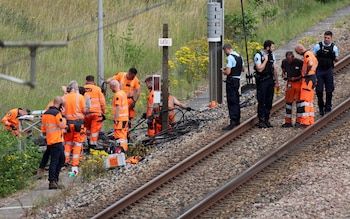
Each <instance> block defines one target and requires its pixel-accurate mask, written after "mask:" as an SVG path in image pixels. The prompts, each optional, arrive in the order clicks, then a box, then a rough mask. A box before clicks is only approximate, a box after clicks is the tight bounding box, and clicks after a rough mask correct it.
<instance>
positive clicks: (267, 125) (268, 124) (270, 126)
mask: <svg viewBox="0 0 350 219" xmlns="http://www.w3.org/2000/svg"><path fill="white" fill-rule="evenodd" d="M265 124H266V127H267V128H272V127H273V125H272V124H271V123H270V121H269V119H266V120H265Z"/></svg>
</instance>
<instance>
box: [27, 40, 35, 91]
mask: <svg viewBox="0 0 350 219" xmlns="http://www.w3.org/2000/svg"><path fill="white" fill-rule="evenodd" d="M36 49H37V47H29V50H30V82H29V83H28V84H29V86H30V87H31V88H34V87H35V84H36V82H35V69H36V62H35V56H36Z"/></svg>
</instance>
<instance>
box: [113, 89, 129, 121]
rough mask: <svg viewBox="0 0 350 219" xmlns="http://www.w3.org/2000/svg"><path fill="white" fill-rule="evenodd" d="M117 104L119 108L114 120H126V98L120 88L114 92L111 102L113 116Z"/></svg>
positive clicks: (127, 111) (127, 115) (127, 112)
mask: <svg viewBox="0 0 350 219" xmlns="http://www.w3.org/2000/svg"><path fill="white" fill-rule="evenodd" d="M117 106H119V107H120V110H119V115H118V118H117V119H116V121H128V120H129V110H128V100H127V96H126V94H125V92H124V91H123V90H120V91H118V92H117V93H115V94H114V97H113V102H112V107H113V116H114V115H115V114H116V111H117Z"/></svg>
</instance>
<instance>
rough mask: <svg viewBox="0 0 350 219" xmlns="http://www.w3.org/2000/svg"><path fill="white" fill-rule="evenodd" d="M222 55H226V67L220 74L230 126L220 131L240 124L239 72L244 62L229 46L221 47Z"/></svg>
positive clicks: (242, 68) (242, 69)
mask: <svg viewBox="0 0 350 219" xmlns="http://www.w3.org/2000/svg"><path fill="white" fill-rule="evenodd" d="M223 50H224V53H225V54H226V55H227V64H226V67H225V68H223V69H222V73H223V74H224V75H226V76H227V77H226V98H227V106H228V112H229V116H230V124H229V125H228V126H226V127H224V128H222V130H231V129H233V128H234V127H236V126H237V125H239V124H240V119H241V108H240V106H239V87H240V78H241V72H243V71H244V67H243V66H244V62H243V59H242V57H241V56H240V55H239V54H238V53H237V52H236V51H233V49H232V45H231V44H225V45H224V46H223Z"/></svg>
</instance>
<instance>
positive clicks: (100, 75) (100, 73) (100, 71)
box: [97, 0, 104, 86]
mask: <svg viewBox="0 0 350 219" xmlns="http://www.w3.org/2000/svg"><path fill="white" fill-rule="evenodd" d="M97 17H98V18H97V19H98V37H97V41H98V57H97V83H98V86H101V85H102V83H103V81H104V59H103V52H104V50H103V8H102V0H98V16H97Z"/></svg>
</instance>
